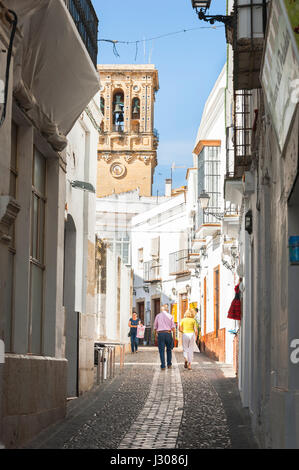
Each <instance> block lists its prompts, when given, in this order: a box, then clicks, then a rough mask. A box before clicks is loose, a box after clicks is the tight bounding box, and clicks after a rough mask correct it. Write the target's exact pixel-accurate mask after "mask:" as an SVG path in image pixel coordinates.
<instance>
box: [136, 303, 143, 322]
mask: <svg viewBox="0 0 299 470" xmlns="http://www.w3.org/2000/svg"><path fill="white" fill-rule="evenodd" d="M137 313H138V318H139V319H140V320H141V323H142V324H143V325H144V302H137Z"/></svg>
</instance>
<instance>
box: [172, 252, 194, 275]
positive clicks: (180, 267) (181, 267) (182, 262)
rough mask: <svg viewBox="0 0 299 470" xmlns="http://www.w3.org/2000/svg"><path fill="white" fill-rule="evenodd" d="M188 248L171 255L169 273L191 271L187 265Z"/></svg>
mask: <svg viewBox="0 0 299 470" xmlns="http://www.w3.org/2000/svg"><path fill="white" fill-rule="evenodd" d="M187 261H188V250H180V251H176V252H175V253H170V255H169V274H170V275H176V274H182V273H186V272H188V271H189V268H188V266H187V264H186V263H187Z"/></svg>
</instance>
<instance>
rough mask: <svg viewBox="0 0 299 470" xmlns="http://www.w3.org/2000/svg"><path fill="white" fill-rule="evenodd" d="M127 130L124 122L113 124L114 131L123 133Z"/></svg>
mask: <svg viewBox="0 0 299 470" xmlns="http://www.w3.org/2000/svg"><path fill="white" fill-rule="evenodd" d="M124 130H125V127H124V124H113V127H112V131H113V132H120V133H123V132H124Z"/></svg>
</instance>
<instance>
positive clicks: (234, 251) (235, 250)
mask: <svg viewBox="0 0 299 470" xmlns="http://www.w3.org/2000/svg"><path fill="white" fill-rule="evenodd" d="M230 253H231V255H232V257H233V258H237V256H238V247H237V246H235V245H233V246H231V248H230Z"/></svg>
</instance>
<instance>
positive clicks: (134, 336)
mask: <svg viewBox="0 0 299 470" xmlns="http://www.w3.org/2000/svg"><path fill="white" fill-rule="evenodd" d="M134 329H135V330H136V331H131V350H132V353H133V352H134V351H137V350H138V342H139V341H138V338H137V328H134Z"/></svg>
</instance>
